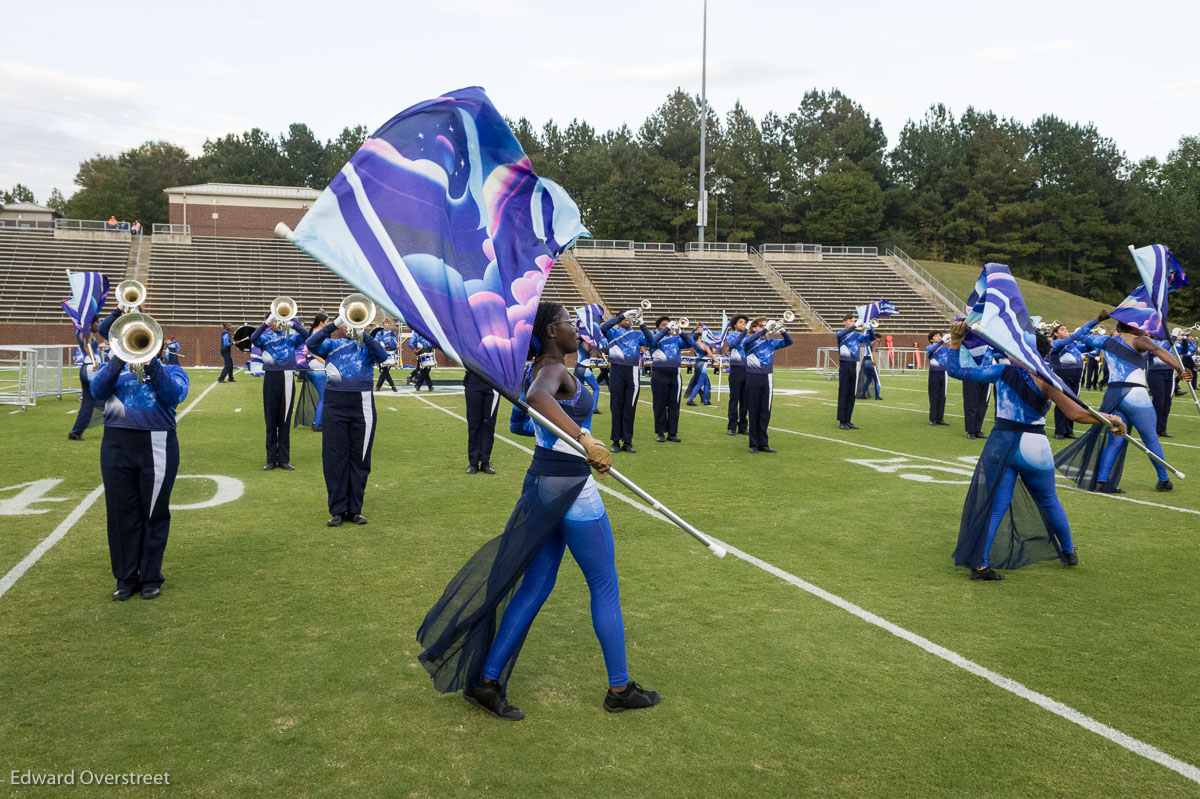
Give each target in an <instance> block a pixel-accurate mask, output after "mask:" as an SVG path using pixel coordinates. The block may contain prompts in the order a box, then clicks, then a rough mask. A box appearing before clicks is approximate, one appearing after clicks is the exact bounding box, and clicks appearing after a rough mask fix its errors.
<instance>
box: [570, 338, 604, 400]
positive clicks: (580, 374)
mask: <svg viewBox="0 0 1200 799" xmlns="http://www.w3.org/2000/svg"><path fill="white" fill-rule="evenodd" d="M591 358H592V352H591V349H590V348H589V347H588V345H587V342H585V341H584V340H583V339H582V338H581V339H579V343H578V346H577V347H576V349H575V371H574V372H572V374H574V375H575V379H576V380H582V381H583V382H584V383H587V387H588V388H589V389H590V390H591V392H592V413H595V412H596V408H597V407H598V406H599V405H600V384H599V383H598V382H597V381H596V376H595V375H594V374H592V370H591V369H590V368H589V367H587V366H583V365H582V364H583V362H584V361H587V360H591Z"/></svg>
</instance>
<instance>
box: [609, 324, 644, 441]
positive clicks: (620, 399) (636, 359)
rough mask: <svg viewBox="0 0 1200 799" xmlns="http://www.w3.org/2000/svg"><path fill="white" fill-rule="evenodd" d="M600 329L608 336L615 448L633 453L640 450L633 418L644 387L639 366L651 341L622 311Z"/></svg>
mask: <svg viewBox="0 0 1200 799" xmlns="http://www.w3.org/2000/svg"><path fill="white" fill-rule="evenodd" d="M600 331H601V332H602V333H604V336H605V338H607V339H608V364H609V366H608V410H609V413H611V414H612V425H611V428H610V432H611V438H612V451H613V452H628V453H634V452H637V450H635V449H634V448H633V421H634V419H635V418H636V417H637V401H638V394H640V393H641V390H642V384H641V378H640V377H639V376H638V367H639V366H640V365H641V361H642V347H643V346H645V345H647V344H649V341H648V340H647V339H646V337H645V335H643V333H642V331H640V330H637V329H635V328H634V327H633V320H631V319H629V318H627V317H626V316H625V314H623V313H621V314H617V315H616V316H614V317H613V318H612V319H609V320H608V321H606V322H605V323H604V324H602V325H600Z"/></svg>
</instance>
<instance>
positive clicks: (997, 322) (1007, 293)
mask: <svg viewBox="0 0 1200 799" xmlns="http://www.w3.org/2000/svg"><path fill="white" fill-rule="evenodd" d="M968 303H969V304H970V308H969V310H968V311H967V316H966V322H967V327H968V328H969V329H970V331H972V332H974V333H975V334H976V336H977V337H978V339H980V340H982V341H984V342H986V343H987V344H989V345H991V347H992V348H993V349H995V350H998V351H1000V352H1002V353H1004V355H1006V356H1008V358H1009V360H1011V361H1012V362H1013V363H1015V364H1017V365H1019V366H1022V367H1024V368H1025V369H1026V370H1028V371H1029V372H1031V373H1033V374H1034V375H1036V376H1038V377H1039V378H1041V379H1042V380H1044V381H1045V382H1047V383H1049V384H1050V385H1052V386H1054V387H1055V388H1057V389H1059V390H1060V391H1062V392H1063V393H1065V394H1066V395H1067V396H1069V397H1074V396H1075V394H1074V392H1072V391H1071V390H1070V389H1069V388H1067V386H1066V384H1065V383H1063V381H1062V380H1061V379H1060V378H1059V377H1058V375H1056V374H1054V372H1053V371H1052V370H1051V369H1050V366H1049V365H1048V364H1047V363H1046V362H1045V361H1044V360H1042V356H1041V355H1040V354H1039V353H1038V349H1037V328H1035V327H1034V324H1033V320H1032V319H1030V318H1029V309H1028V308H1026V307H1025V298H1024V297H1022V296H1021V289H1020V288H1019V287H1018V286H1017V279H1016V278H1014V277H1013V275H1012V272H1011V271H1010V270H1009V268H1008V267H1007V266H1005V265H1004V264H987V265H986V266H984V267H983V272H982V273H980V275H979V280H978V281H976V283H975V290H974V291H973V292H971V297H970V299H969V300H968ZM967 344H968V342H967V341H966V340H965V339H964V341H963V346H964V348H966V346H967Z"/></svg>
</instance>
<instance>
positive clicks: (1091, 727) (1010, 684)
mask: <svg viewBox="0 0 1200 799" xmlns="http://www.w3.org/2000/svg"><path fill="white" fill-rule="evenodd" d="M421 399H422V401H424V402H426V403H427V404H429V405H431V406H432V407H434V408H437V409H438V410H439V411H442V412H443V413H445V414H447V415H449V416H453V417H454V418H456V419H458V420H460V421H462V422H464V423H465V422H466V421H467V420H466V418H465V417H463V416H459V415H458V414H457V413H455V412H454V411H451V410H450V409H448V408H443V407H441V406H440V405H437V404H435V403H433V402H429V400H427V399H425V398H424V397H422V398H421ZM690 413H695V414H697V415H700V416H709V415H710V414H705V413H700V412H699V411H690ZM717 418H723V417H717ZM771 429H772V430H774V429H776V428H771ZM781 432H793V431H790V430H783V431H781ZM797 435H807V434H805V433H797ZM496 438H499V439H500V440H501V441H503V442H505V443H506V444H509V445H511V446H514V447H517V448H518V449H521V450H523V451H525V452H528V453H530V454H532V450H530V449H529V448H528V447H525V446H522V445H521V444H518V443H517V442H515V441H512V440H510V439H507V438H504V437H503V436H496ZM813 438H823V439H825V440H827V441H838V439H836V438H825V437H824V436H813ZM840 443H850V442H840ZM854 446H865V445H862V444H855V445H854ZM865 448H866V449H876V448H875V447H865ZM878 451H879V452H890V450H878ZM892 454H899V455H904V454H906V453H892ZM908 457H917V458H920V456H915V455H910V456H908ZM923 460H935V459H933V458H923ZM938 462H939V463H948V461H938ZM955 465H958V466H961V465H962V464H961V463H959V464H955ZM597 485H599V483H597ZM600 489H601V490H602V491H605V492H606V493H609V494H612V495H614V496H617V497H619V498H621V499H622V500H624V501H626V502H628V503H629V504H630V505H633V506H634V507H635V508H637V509H638V510H640V511H643V512H644V513H647V514H649V515H651V516H654V517H656V518H658V519H661V520H662V521H665V522H668V523H670V521H669V520H668V519H666V518H665V517H664V516H663V515H662V514H660V513H658V512H657V511H654V510H653V509H651V508H648V507H646V506H645V505H642V504H641V503H640V502H635V501H633V500H632V499H629V498H627V497H625V496H624V495H622V494H619V493H617V492H616V491H613V490H612V489H609V488H607V487H606V486H600ZM1106 496H1109V495H1106ZM1146 504H1153V503H1146ZM709 537H710V538H712V540H713V541H715V542H717V544H718V545H719V546H722V547H724V548H725V550H726V551H727V552H728V553H729V554H731V555H733V556H735V557H737V558H738V559H740V560H742V561H745V562H746V563H749V564H750V565H752V566H756V567H758V568H759V569H761V570H763V571H765V572H767V573H768V574H771V575H773V576H775V577H778V578H779V579H781V580H783V581H785V582H787V583H790V584H791V585H794V586H796V587H797V588H799V589H800V590H802V591H805V592H807V593H809V594H811V595H813V596H815V597H817V598H818V599H823V600H824V601H826V602H828V603H830V604H831V605H834V606H835V607H838V608H841V609H842V610H844V611H846V612H847V613H850V614H852V615H854V616H857V617H858V618H860V619H862V620H863V621H865V622H867V623H868V624H872V625H874V626H876V627H879V628H880V629H882V630H885V631H887V632H889V633H891V634H892V635H894V636H896V637H897V638H900V639H902V640H904V641H908V642H909V643H910V644H913V645H915V646H918V647H920V648H921V649H923V650H924V651H926V652H928V653H929V654H931V655H933V656H935V657H938V658H941V659H942V660H944V661H946V662H947V663H950V664H951V665H954V666H957V667H958V668H960V669H963V670H964V671H967V672H969V673H971V674H974V675H975V676H977V677H982V678H983V679H985V680H987V681H988V682H990V683H992V684H993V685H995V686H997V687H998V688H1002V689H1004V690H1005V691H1008V692H1009V693H1011V694H1014V695H1016V696H1018V697H1020V698H1022V699H1025V700H1027V701H1029V702H1032V703H1033V704H1035V705H1037V706H1038V707H1040V708H1042V709H1043V710H1047V711H1049V712H1050V713H1053V714H1054V715H1056V716H1059V717H1060V718H1063V719H1066V720H1067V721H1069V722H1071V723H1072V724H1076V725H1078V726H1080V727H1082V728H1084V729H1085V730H1088V731H1089V732H1093V733H1095V734H1096V735H1099V736H1100V737H1102V738H1105V739H1107V740H1109V741H1111V742H1113V743H1115V744H1116V745H1118V746H1120V747H1123V748H1124V749H1127V750H1129V751H1130V752H1133V753H1134V754H1135V755H1139V756H1141V757H1144V758H1146V759H1147V760H1151V761H1153V762H1155V763H1158V764H1159V765H1161V766H1165V767H1166V768H1168V769H1170V770H1171V771H1174V772H1175V773H1177V774H1179V775H1181V776H1183V777H1185V778H1187V779H1189V780H1191V781H1192V782H1194V783H1197V784H1200V768H1196V767H1195V766H1193V765H1191V764H1190V763H1187V762H1185V761H1182V760H1179V759H1178V758H1175V757H1172V756H1171V755H1168V754H1167V753H1166V752H1163V751H1162V750H1160V749H1158V748H1156V747H1154V746H1151V745H1150V744H1148V743H1146V742H1144V741H1141V740H1138V739H1137V738H1134V737H1132V736H1130V735H1126V734H1125V733H1123V732H1121V731H1120V730H1118V729H1116V728H1114V727H1110V726H1108V725H1107V724H1104V723H1103V722H1100V721H1097V720H1096V719H1094V718H1092V717H1091V716H1087V715H1085V714H1083V713H1080V712H1079V711H1078V710H1075V709H1074V708H1072V707H1070V706H1068V705H1065V704H1063V703H1062V702H1059V701H1057V700H1055V699H1051V698H1050V697H1048V696H1046V695H1045V694H1041V693H1038V692H1037V691H1034V690H1032V689H1030V688H1027V687H1025V686H1024V685H1022V684H1021V683H1019V682H1017V681H1016V680H1013V679H1010V678H1008V677H1005V676H1004V675H1002V674H999V673H997V672H994V671H992V670H991V669H988V668H985V667H983V666H981V665H979V664H978V663H975V662H974V661H972V660H968V659H967V658H965V657H963V656H962V655H960V654H958V653H957V652H954V651H952V650H949V649H947V648H946V647H944V646H940V645H938V644H935V643H934V642H933V641H930V640H929V639H928V638H925V637H924V636H921V635H917V634H916V633H914V632H910V631H909V630H906V629H904V628H903V627H900V626H898V625H896V624H893V623H892V622H890V621H888V620H887V619H885V618H883V617H882V616H877V615H876V614H874V613H871V612H870V611H868V610H865V609H864V608H862V607H859V606H858V605H855V604H854V603H853V602H849V601H847V600H845V599H842V598H841V597H840V596H838V595H836V594H832V593H830V592H829V591H826V590H825V589H823V588H820V587H818V586H816V585H813V584H812V583H810V582H808V581H807V580H802V579H801V578H799V577H797V576H796V575H794V574H791V573H790V572H786V571H784V570H783V569H780V568H778V567H777V566H773V565H771V564H770V563H767V562H766V561H764V560H761V559H759V558H756V557H754V556H753V555H750V554H748V553H746V552H743V551H742V550H740V549H738V548H737V547H735V546H732V545H730V544H728V543H726V542H725V541H722V540H720V539H718V538H715V537H713V536H709Z"/></svg>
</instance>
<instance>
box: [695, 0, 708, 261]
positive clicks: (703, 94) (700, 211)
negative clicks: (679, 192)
mask: <svg viewBox="0 0 1200 799" xmlns="http://www.w3.org/2000/svg"><path fill="white" fill-rule="evenodd" d="M703 30H704V33H703V36H702V38H701V45H700V202H699V203H697V205H696V230H697V232H698V234H699V241H700V251H701V252H703V251H704V226H705V225H707V224H708V195H707V194H705V192H704V134H705V131H706V129H707V128H708V92H707V88H708V87H707V79H708V0H704V22H703Z"/></svg>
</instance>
